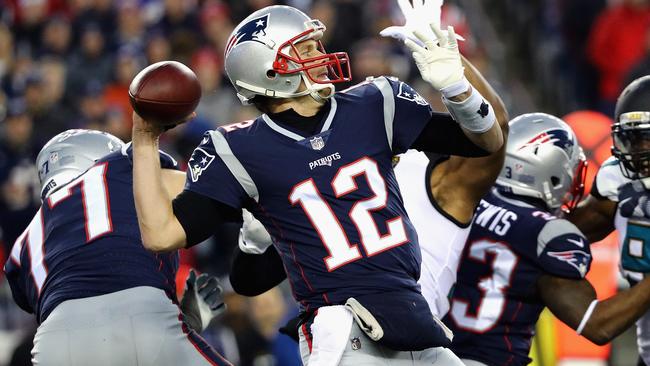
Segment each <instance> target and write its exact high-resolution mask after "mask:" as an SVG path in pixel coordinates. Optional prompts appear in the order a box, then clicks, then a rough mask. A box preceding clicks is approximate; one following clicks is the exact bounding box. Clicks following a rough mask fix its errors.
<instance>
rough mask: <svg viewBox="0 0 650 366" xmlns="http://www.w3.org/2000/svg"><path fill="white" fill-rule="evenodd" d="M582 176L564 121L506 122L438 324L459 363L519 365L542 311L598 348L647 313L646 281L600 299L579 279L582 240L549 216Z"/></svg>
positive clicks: (584, 260)
mask: <svg viewBox="0 0 650 366" xmlns="http://www.w3.org/2000/svg"><path fill="white" fill-rule="evenodd" d="M585 172H586V170H585V158H584V155H583V153H582V149H581V148H580V147H579V145H578V143H577V140H576V136H575V134H574V133H573V131H572V130H571V128H570V127H569V126H568V125H567V124H566V123H564V122H563V121H562V120H560V119H558V118H556V117H553V116H551V115H548V114H543V113H532V114H524V115H521V116H519V117H517V118H515V119H513V120H512V121H511V122H510V132H509V135H508V144H507V147H506V158H505V162H504V165H503V170H502V171H501V173H500V174H499V177H498V178H497V182H496V185H495V187H494V188H493V189H492V191H491V192H490V193H489V194H488V195H486V196H485V197H484V198H483V199H482V200H481V203H480V204H479V206H478V209H477V212H476V214H475V216H474V221H473V223H472V227H471V231H470V235H469V238H468V240H467V244H466V246H465V249H464V251H463V255H462V257H461V263H460V266H459V269H458V280H457V282H456V285H455V287H454V291H453V296H452V298H451V308H450V310H449V312H448V313H447V316H446V317H445V318H444V322H445V324H447V325H448V326H449V327H450V328H451V329H452V330H453V331H454V335H455V337H454V340H453V343H452V345H451V349H452V350H453V351H454V353H456V354H457V355H458V356H459V357H460V358H461V359H463V362H465V364H467V365H489V366H496V365H506V364H507V365H527V364H528V363H529V362H530V361H531V360H530V359H529V358H528V354H529V351H530V346H531V341H532V337H533V335H534V329H535V323H536V322H537V319H538V317H539V314H540V313H541V311H542V310H543V309H544V307H548V308H549V310H551V312H552V313H553V314H554V315H555V316H557V317H558V318H559V319H560V320H562V321H563V322H564V323H566V324H567V325H568V326H570V327H571V328H573V329H575V330H576V331H577V333H578V334H581V335H582V336H584V337H586V338H587V339H589V340H590V341H592V342H594V343H597V344H605V343H607V342H609V341H611V339H613V338H614V337H615V336H617V335H618V334H620V333H621V332H622V331H624V330H625V329H626V328H627V327H629V326H630V325H631V324H632V323H633V322H634V321H635V320H636V319H638V318H639V317H640V316H641V315H642V314H643V313H644V312H645V311H646V310H647V309H648V308H649V307H650V293H648V291H649V290H650V279H649V280H648V281H643V282H641V283H640V284H639V285H638V286H636V287H634V288H632V289H630V290H628V291H624V292H621V293H619V294H617V295H616V296H613V297H610V298H608V299H606V300H603V301H598V300H596V293H595V291H594V289H593V287H592V285H591V284H590V283H589V282H588V281H587V280H586V279H585V278H584V276H585V274H586V273H587V272H588V270H589V266H590V264H591V253H590V250H589V242H588V240H587V239H586V238H585V237H584V235H583V234H582V233H581V232H580V231H579V230H578V228H576V227H575V226H574V225H573V224H571V223H570V222H569V221H567V220H565V219H562V218H558V217H557V214H558V213H559V212H560V211H561V209H562V207H564V209H565V210H571V209H573V208H574V207H575V205H576V203H577V202H578V201H579V200H580V198H581V197H582V190H583V187H584V185H583V183H584V177H585Z"/></svg>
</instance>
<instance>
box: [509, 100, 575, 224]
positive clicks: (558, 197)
mask: <svg viewBox="0 0 650 366" xmlns="http://www.w3.org/2000/svg"><path fill="white" fill-rule="evenodd" d="M586 166H587V164H586V159H585V156H584V153H583V152H582V148H580V146H579V145H578V142H577V138H576V136H575V133H574V132H573V130H571V128H570V127H569V126H568V125H567V124H566V123H565V122H564V121H562V120H561V119H559V118H557V117H554V116H551V115H548V114H545V113H530V114H524V115H521V116H518V117H516V118H514V119H513V120H512V121H510V133H509V136H508V144H507V146H506V158H505V162H504V167H503V169H502V171H501V173H500V175H499V177H498V178H497V187H498V188H499V189H500V190H502V191H505V192H509V193H512V194H515V195H519V196H526V197H531V198H534V199H536V200H539V201H540V202H542V203H544V205H545V206H546V207H547V208H548V209H549V210H550V211H553V212H556V211H558V210H560V209H561V210H563V211H569V210H571V209H573V208H575V206H576V204H577V203H578V201H580V199H581V198H582V196H583V193H584V181H585V177H586Z"/></svg>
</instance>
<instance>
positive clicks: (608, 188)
mask: <svg viewBox="0 0 650 366" xmlns="http://www.w3.org/2000/svg"><path fill="white" fill-rule="evenodd" d="M618 163H619V162H618V159H616V158H615V157H613V156H612V157H610V158H609V159H607V160H606V161H605V162H604V163H603V165H602V166H601V167H600V169H599V170H598V173H597V174H596V179H595V181H594V186H593V187H592V189H591V195H592V196H594V197H596V198H599V199H604V198H606V199H608V200H610V201H613V202H617V203H618V188H619V187H620V186H621V185H623V184H625V183H627V182H629V181H630V178H626V177H624V176H623V173H622V172H621V169H620V168H619V166H618ZM614 227H616V230H617V231H618V234H619V249H620V250H621V272H622V274H623V275H624V276H625V277H626V278H628V279H630V280H632V281H634V282H638V281H640V280H642V279H643V274H642V273H641V272H642V271H641V269H642V268H641V267H639V266H640V265H642V264H641V262H642V261H647V259H648V258H644V257H645V256H650V253H646V252H647V251H645V250H644V248H643V246H644V242H645V241H649V242H650V220H648V219H646V218H639V217H634V218H629V219H628V218H627V217H623V216H621V210H620V208H619V207H616V215H615V217H614Z"/></svg>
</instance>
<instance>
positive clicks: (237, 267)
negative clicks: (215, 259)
mask: <svg viewBox="0 0 650 366" xmlns="http://www.w3.org/2000/svg"><path fill="white" fill-rule="evenodd" d="M285 278H287V274H286V273H285V272H284V266H283V265H282V260H281V259H280V255H279V254H278V252H277V250H275V248H274V247H272V246H271V247H269V248H268V249H267V250H266V251H265V252H264V253H263V254H247V253H244V252H242V251H241V249H239V247H237V248H235V255H234V259H233V264H232V269H231V270H230V284H231V285H232V288H233V290H235V292H236V293H238V294H240V295H244V296H257V295H260V294H263V293H265V292H266V291H268V290H270V289H272V288H273V287H275V286H277V285H279V284H280V282H282V281H284V279H285Z"/></svg>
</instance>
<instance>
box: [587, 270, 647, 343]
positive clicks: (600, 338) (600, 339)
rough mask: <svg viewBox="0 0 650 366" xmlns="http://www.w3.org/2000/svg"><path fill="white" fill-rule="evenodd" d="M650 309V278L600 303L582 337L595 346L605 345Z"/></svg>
mask: <svg viewBox="0 0 650 366" xmlns="http://www.w3.org/2000/svg"><path fill="white" fill-rule="evenodd" d="M649 309H650V278H645V279H644V280H643V281H641V282H639V283H638V284H637V285H636V286H633V287H632V288H630V289H628V290H625V291H622V292H620V293H618V294H616V295H615V296H612V297H610V298H608V299H607V300H604V301H600V302H599V303H598V304H597V305H596V308H595V309H594V312H593V314H592V315H591V317H590V318H589V320H588V322H587V323H586V326H585V328H584V330H583V332H582V335H583V336H584V337H586V338H588V339H589V340H590V341H592V342H594V343H596V344H601V345H602V344H606V343H609V342H611V341H612V339H614V338H615V337H616V336H618V335H619V334H621V333H623V331H625V330H626V329H627V328H629V327H630V326H632V324H634V322H636V321H637V320H638V319H639V318H640V317H641V316H643V314H645V313H646V312H647V311H648V310H649Z"/></svg>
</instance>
